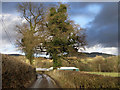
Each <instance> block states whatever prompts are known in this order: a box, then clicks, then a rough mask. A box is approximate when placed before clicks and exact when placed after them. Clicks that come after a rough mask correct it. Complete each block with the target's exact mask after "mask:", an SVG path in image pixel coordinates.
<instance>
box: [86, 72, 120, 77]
mask: <svg viewBox="0 0 120 90" xmlns="http://www.w3.org/2000/svg"><path fill="white" fill-rule="evenodd" d="M86 73H89V74H97V75H103V76H110V77H120V73H117V72H86Z"/></svg>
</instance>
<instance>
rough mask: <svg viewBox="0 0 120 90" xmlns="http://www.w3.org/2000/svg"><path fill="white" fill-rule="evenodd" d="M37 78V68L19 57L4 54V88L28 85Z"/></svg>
mask: <svg viewBox="0 0 120 90" xmlns="http://www.w3.org/2000/svg"><path fill="white" fill-rule="evenodd" d="M35 79H36V71H35V68H33V67H32V66H30V65H29V64H26V63H24V62H22V61H20V60H18V59H17V58H14V57H11V56H7V55H2V88H20V87H28V86H29V84H30V83H31V82H33V81H34V80H35Z"/></svg>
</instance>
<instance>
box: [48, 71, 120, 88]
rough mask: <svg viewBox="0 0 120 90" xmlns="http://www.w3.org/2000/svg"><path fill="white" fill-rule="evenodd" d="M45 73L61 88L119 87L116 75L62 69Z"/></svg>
mask: <svg viewBox="0 0 120 90" xmlns="http://www.w3.org/2000/svg"><path fill="white" fill-rule="evenodd" d="M47 74H48V75H50V76H51V77H52V78H53V79H54V80H56V81H57V82H59V85H60V87H62V88H120V86H119V85H118V79H120V78H118V77H109V76H102V75H95V74H88V73H83V72H76V71H62V70H54V71H50V72H48V73H47Z"/></svg>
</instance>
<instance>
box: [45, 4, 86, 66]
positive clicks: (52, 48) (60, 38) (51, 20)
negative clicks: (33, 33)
mask: <svg viewBox="0 0 120 90" xmlns="http://www.w3.org/2000/svg"><path fill="white" fill-rule="evenodd" d="M46 20H47V24H46V25H47V29H48V31H47V32H48V38H47V39H46V40H45V42H44V46H45V47H46V50H47V52H48V53H50V55H51V56H52V58H53V67H54V68H56V67H59V66H61V62H60V61H61V60H60V58H61V57H62V56H63V55H64V53H67V54H70V53H71V52H72V53H73V52H77V50H78V47H80V46H81V47H82V46H84V45H85V44H86V42H85V35H84V34H83V33H81V32H82V29H81V28H80V27H78V26H77V25H75V24H74V23H73V21H71V20H69V19H68V14H67V6H66V5H65V4H60V5H59V7H58V8H56V7H52V8H50V9H49V13H48V15H47V18H46Z"/></svg>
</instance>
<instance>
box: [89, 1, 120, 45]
mask: <svg viewBox="0 0 120 90" xmlns="http://www.w3.org/2000/svg"><path fill="white" fill-rule="evenodd" d="M89 24H90V25H91V27H90V28H88V29H87V35H88V37H87V40H88V43H89V44H90V45H95V44H97V43H98V44H102V45H103V46H106V47H117V43H118V6H117V3H103V9H102V10H101V12H100V13H99V14H98V15H97V16H96V17H95V19H94V20H93V21H92V22H91V23H89Z"/></svg>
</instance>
